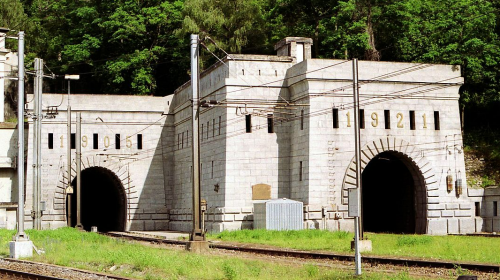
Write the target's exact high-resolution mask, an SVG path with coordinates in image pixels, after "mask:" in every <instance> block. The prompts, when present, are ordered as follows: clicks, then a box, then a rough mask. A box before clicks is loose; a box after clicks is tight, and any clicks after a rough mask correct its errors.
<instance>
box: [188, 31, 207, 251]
mask: <svg viewBox="0 0 500 280" xmlns="http://www.w3.org/2000/svg"><path fill="white" fill-rule="evenodd" d="M198 41H199V39H198V35H194V34H193V35H191V88H192V90H193V103H192V110H193V112H192V128H193V133H192V135H193V136H192V137H193V146H192V153H193V231H192V233H191V238H190V240H191V241H199V240H204V239H205V238H204V237H205V236H204V234H203V233H202V232H201V223H200V222H201V209H200V138H199V122H200V119H199V118H200V112H199V102H200V98H199V92H198V90H199V73H198V70H199V69H198V56H199V50H198V46H199V45H198Z"/></svg>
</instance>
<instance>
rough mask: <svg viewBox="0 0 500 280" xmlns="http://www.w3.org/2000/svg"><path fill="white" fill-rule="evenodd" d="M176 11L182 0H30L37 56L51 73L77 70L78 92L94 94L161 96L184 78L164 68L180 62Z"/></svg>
mask: <svg viewBox="0 0 500 280" xmlns="http://www.w3.org/2000/svg"><path fill="white" fill-rule="evenodd" d="M182 9H183V2H182V1H165V2H164V1H159V0H158V1H132V0H120V1H97V0H90V1H75V0H62V1H49V0H35V1H33V2H32V3H31V4H30V14H31V16H32V18H33V19H34V21H35V22H36V24H37V27H38V32H37V33H38V38H39V40H38V44H37V46H36V51H37V53H38V55H40V56H41V57H44V58H45V59H46V60H47V61H48V63H49V64H50V68H51V69H53V70H54V71H57V72H59V73H80V74H82V77H81V79H82V81H81V82H79V84H81V85H82V84H83V86H81V87H83V88H82V89H81V90H82V91H90V92H94V93H100V92H106V93H134V94H160V95H161V94H163V95H164V94H166V93H165V91H169V90H172V88H171V87H172V86H175V85H176V84H179V80H186V78H187V74H186V73H182V72H180V71H176V70H175V67H171V68H168V67H164V64H173V63H176V64H177V65H178V64H179V63H180V64H182V63H185V58H184V56H182V55H180V54H179V52H180V50H182V48H184V44H183V43H182V42H181V41H180V40H179V39H178V38H177V37H175V36H174V30H176V29H178V28H179V27H180V26H181V23H182V17H181V12H182ZM165 76H168V77H170V78H171V79H170V83H169V81H168V79H165V78H164V77H165ZM160 77H161V78H160ZM165 80H166V81H165ZM158 81H160V82H158ZM172 81H175V82H172ZM56 85H57V84H56ZM158 87H160V88H158Z"/></svg>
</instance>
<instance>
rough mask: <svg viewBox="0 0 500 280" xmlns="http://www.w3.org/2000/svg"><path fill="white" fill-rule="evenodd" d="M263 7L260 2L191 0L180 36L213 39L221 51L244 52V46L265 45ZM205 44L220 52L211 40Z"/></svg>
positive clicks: (186, 5)
mask: <svg viewBox="0 0 500 280" xmlns="http://www.w3.org/2000/svg"><path fill="white" fill-rule="evenodd" d="M262 7H263V2H262V1H259V0H222V1H212V0H187V1H186V3H185V7H184V13H183V14H184V16H185V17H184V21H183V23H182V29H180V30H179V34H180V35H181V36H186V34H189V33H195V34H199V35H200V39H201V40H205V39H206V38H207V37H210V38H211V39H212V40H213V41H214V42H216V44H217V45H218V46H219V47H220V48H222V49H225V50H227V51H228V52H232V53H242V50H243V49H244V47H247V46H249V45H250V46H256V45H258V44H262V43H263V42H265V39H264V36H263V35H264V31H263V30H264V21H263V11H262ZM204 43H205V45H207V47H209V48H210V49H211V51H214V50H215V49H216V46H213V45H212V44H210V43H211V41H210V40H208V41H205V42H204Z"/></svg>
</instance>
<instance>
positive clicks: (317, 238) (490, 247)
mask: <svg viewBox="0 0 500 280" xmlns="http://www.w3.org/2000/svg"><path fill="white" fill-rule="evenodd" d="M365 236H366V237H368V239H370V240H372V246H373V252H371V253H369V254H368V255H381V256H402V257H403V256H404V257H415V258H430V259H439V260H450V261H461V262H482V263H492V264H500V254H498V251H497V248H500V238H487V237H472V236H429V235H397V234H373V233H368V234H365ZM209 237H210V238H211V239H215V240H223V241H234V242H243V243H258V244H265V245H272V246H277V247H284V248H293V249H299V250H323V251H330V252H337V253H351V245H350V242H351V240H352V239H353V235H352V234H351V233H347V232H329V231H321V230H303V231H266V230H241V231H231V232H222V233H219V234H213V235H209Z"/></svg>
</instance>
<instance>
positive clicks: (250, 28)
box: [0, 0, 500, 110]
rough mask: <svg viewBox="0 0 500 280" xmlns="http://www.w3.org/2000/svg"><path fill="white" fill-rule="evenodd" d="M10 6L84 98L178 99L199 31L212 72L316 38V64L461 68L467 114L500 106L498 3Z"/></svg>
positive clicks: (264, 0) (31, 46) (14, 1)
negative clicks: (225, 61) (228, 57)
mask: <svg viewBox="0 0 500 280" xmlns="http://www.w3.org/2000/svg"><path fill="white" fill-rule="evenodd" d="M21 4H22V5H21ZM1 7H9V8H2V9H0V23H1V24H2V25H6V26H8V27H11V28H13V27H14V28H17V27H18V26H19V28H25V29H26V30H29V31H30V32H29V34H28V32H27V40H28V48H27V50H28V53H29V56H30V57H34V56H35V55H36V56H39V57H42V58H44V59H45V61H46V63H47V64H48V66H49V68H50V69H52V70H53V71H54V72H56V73H58V74H66V73H70V74H76V73H79V74H81V75H82V81H81V82H79V83H75V84H77V85H75V91H76V92H93V93H133V94H155V95H166V94H170V93H171V92H173V90H174V89H175V88H177V87H178V86H179V85H181V84H182V83H183V82H185V81H187V80H188V79H189V75H188V69H189V47H188V41H187V37H188V36H187V35H188V34H189V33H199V34H200V35H201V36H200V37H201V39H202V40H203V41H202V42H203V44H204V46H205V47H206V48H207V49H208V51H205V52H204V53H202V59H203V64H202V65H203V66H204V67H207V66H209V65H210V64H211V63H212V62H214V61H215V60H216V59H215V58H214V56H213V55H212V54H214V55H217V56H218V57H221V56H224V55H225V52H230V53H266V54H271V53H273V51H274V50H273V46H274V44H275V43H276V42H277V41H279V40H280V39H282V38H283V37H286V36H304V37H311V38H313V40H314V46H313V56H314V57H320V58H341V59H349V58H353V57H358V58H365V59H374V60H378V59H380V60H390V61H406V62H423V63H446V64H456V65H461V66H462V75H463V76H464V78H465V85H464V86H463V87H462V90H461V101H462V104H463V105H464V106H467V107H470V106H473V107H474V106H476V107H477V109H478V110H480V109H481V107H484V106H489V104H491V103H492V102H498V101H500V94H499V92H500V84H499V83H498V80H499V78H500V71H499V70H500V68H499V63H500V40H499V38H498V36H499V34H500V24H499V23H500V2H498V1H493V0H443V1H437V2H436V1H431V0H400V1H395V0H384V1H382V0H327V1H319V0H306V1H299V0H248V1H245V0H222V1H210V0H169V1H159V0H153V1H132V0H113V1H105V2H104V1H97V0H89V1H75V0H61V1H49V0H23V1H21V2H19V1H18V0H0V8H1ZM23 8H24V10H25V11H26V13H27V15H28V17H26V15H24V12H23ZM51 87H52V89H51V90H52V91H61V90H62V89H63V88H62V87H64V83H63V82H62V81H59V82H54V83H52V84H51ZM476 107H474V108H476Z"/></svg>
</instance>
